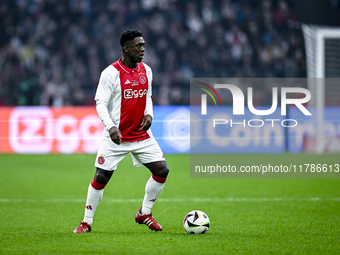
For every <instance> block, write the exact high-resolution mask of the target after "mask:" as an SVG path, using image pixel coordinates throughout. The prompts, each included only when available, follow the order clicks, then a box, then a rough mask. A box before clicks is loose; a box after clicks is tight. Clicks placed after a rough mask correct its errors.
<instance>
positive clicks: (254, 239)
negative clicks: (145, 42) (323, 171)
mask: <svg viewBox="0 0 340 255" xmlns="http://www.w3.org/2000/svg"><path fill="white" fill-rule="evenodd" d="M318 157H319V158H318ZM94 158H95V156H94V155H0V180H1V181H0V183H1V185H0V212H1V216H0V222H1V225H0V254H340V241H339V240H340V239H339V236H340V179H288V178H282V179H278V178H274V179H273V178H272V179H270V178H268V179H264V178H263V179H258V178H257V179H245V178H244V179H217V178H216V179H214V178H211V179H204V178H202V179H201V178H197V179H193V178H190V170H189V166H190V157H189V155H166V158H167V162H168V165H169V167H170V175H169V177H168V180H167V184H166V186H165V188H164V190H163V192H162V194H161V195H160V197H159V198H158V200H157V202H156V203H155V206H154V208H153V215H154V216H155V218H156V219H157V221H158V222H159V223H160V224H161V225H162V226H163V231H162V232H154V231H150V230H149V229H148V228H147V227H146V226H145V225H139V224H136V223H135V222H134V216H135V214H136V212H137V210H138V209H139V208H140V206H141V202H142V198H143V195H144V186H145V183H146V181H147V179H148V178H149V176H150V174H149V172H148V170H147V169H146V168H135V167H133V166H132V160H131V157H130V156H128V157H126V158H125V159H124V160H123V162H122V163H121V164H120V166H119V169H118V170H116V172H115V173H114V175H113V177H112V179H111V181H110V182H109V184H108V185H107V187H106V188H105V192H104V197H103V200H102V202H101V203H100V204H99V206H98V208H97V211H96V214H95V218H94V224H93V228H92V232H91V233H85V234H73V233H72V231H73V229H75V228H76V227H77V226H78V225H79V222H80V221H81V220H82V218H83V213H84V206H85V199H86V193H87V188H88V185H89V183H90V181H91V179H92V178H93V175H94V171H95V168H94V166H93V163H94ZM267 158H270V159H271V160H273V159H275V161H276V162H278V164H279V163H280V162H282V163H286V164H287V162H291V161H294V160H298V161H299V162H306V163H308V162H311V160H313V161H320V162H325V163H340V155H304V154H301V155H288V154H283V155H230V160H234V161H236V162H237V161H241V162H242V163H243V164H248V165H251V164H252V163H254V162H255V163H259V162H260V163H265V161H266V159H267ZM193 209H198V210H202V211H204V212H205V213H207V214H208V216H209V218H210V221H211V226H210V229H209V231H208V232H207V233H206V234H204V235H189V234H187V233H186V232H185V230H184V228H183V225H182V221H183V218H184V216H185V215H186V213H188V212H189V211H191V210H193Z"/></svg>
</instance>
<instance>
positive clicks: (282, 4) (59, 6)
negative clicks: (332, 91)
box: [0, 0, 306, 107]
mask: <svg viewBox="0 0 340 255" xmlns="http://www.w3.org/2000/svg"><path fill="white" fill-rule="evenodd" d="M298 21H299V19H298V16H297V14H296V12H295V11H294V10H293V9H292V7H291V6H290V4H289V2H287V0H261V1H251V0H218V1H214V0H199V1H192V0H188V1H187V0H185V1H184V0H182V1H179V0H178V1H176V0H141V1H138V0H101V1H94V0H15V1H1V0H0V70H1V73H0V86H1V90H0V105H5V106H10V105H49V106H55V107H59V106H65V105H91V104H94V100H93V97H94V93H95V89H96V87H97V84H98V80H99V76H100V72H101V71H102V70H103V69H104V68H105V67H106V66H108V65H109V64H110V63H112V62H114V61H116V60H117V59H118V58H119V57H121V48H120V45H119V44H118V43H117V42H118V41H119V40H117V38H119V36H120V34H121V32H122V31H124V30H125V29H127V28H136V29H138V30H140V31H142V32H143V37H144V39H145V41H146V56H145V58H144V62H145V63H147V64H148V65H150V66H151V67H152V69H153V72H154V82H153V100H154V103H155V104H161V105H188V104H189V86H190V78H192V77H305V76H306V63H305V56H304V54H305V53H304V42H303V36H302V32H301V29H299V27H298ZM259 103H261V102H259Z"/></svg>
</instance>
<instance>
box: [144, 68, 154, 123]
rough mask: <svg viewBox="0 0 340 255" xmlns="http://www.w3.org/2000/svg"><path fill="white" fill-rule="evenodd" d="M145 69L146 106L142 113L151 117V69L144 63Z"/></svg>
mask: <svg viewBox="0 0 340 255" xmlns="http://www.w3.org/2000/svg"><path fill="white" fill-rule="evenodd" d="M145 69H146V75H147V77H148V82H149V84H148V85H149V87H148V93H147V95H146V107H145V112H144V115H150V116H151V117H152V118H153V103H152V98H151V96H152V78H153V76H152V70H151V68H150V67H149V66H148V65H145Z"/></svg>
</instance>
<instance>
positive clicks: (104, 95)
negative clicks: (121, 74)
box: [95, 66, 122, 144]
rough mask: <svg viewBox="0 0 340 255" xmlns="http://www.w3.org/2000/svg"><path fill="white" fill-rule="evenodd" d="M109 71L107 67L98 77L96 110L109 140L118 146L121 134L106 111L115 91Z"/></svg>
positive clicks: (109, 68) (113, 79) (113, 81)
mask: <svg viewBox="0 0 340 255" xmlns="http://www.w3.org/2000/svg"><path fill="white" fill-rule="evenodd" d="M111 70H112V69H111V66H109V67H108V68H106V69H105V70H104V71H103V72H102V73H101V75H100V79H99V83H98V87H97V91H96V96H95V100H96V110H97V113H98V116H99V118H100V120H101V121H102V123H103V124H104V128H105V129H106V130H107V131H108V132H109V135H110V137H111V140H112V141H113V142H114V143H116V144H120V143H121V139H122V136H121V133H120V131H119V129H118V127H117V126H116V125H115V124H114V122H113V121H112V119H111V117H110V113H109V109H108V104H109V102H110V100H111V98H112V96H113V93H114V91H115V79H116V77H114V76H113V73H112V71H111Z"/></svg>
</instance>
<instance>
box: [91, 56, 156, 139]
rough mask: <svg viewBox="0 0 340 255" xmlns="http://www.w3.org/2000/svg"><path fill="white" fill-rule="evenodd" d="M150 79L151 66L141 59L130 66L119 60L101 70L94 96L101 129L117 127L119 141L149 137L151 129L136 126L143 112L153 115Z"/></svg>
mask: <svg viewBox="0 0 340 255" xmlns="http://www.w3.org/2000/svg"><path fill="white" fill-rule="evenodd" d="M151 82H152V71H151V68H150V67H149V66H148V65H146V64H144V63H142V62H140V63H138V64H137V67H136V68H135V69H130V68H127V67H126V66H124V65H123V64H122V62H121V59H119V60H118V61H116V62H115V63H113V64H112V65H110V66H108V67H107V68H106V69H104V71H103V72H102V73H101V76H100V79H99V84H98V87H97V91H96V95H95V100H96V103H97V112H98V115H99V117H100V119H101V120H102V122H103V124H104V127H105V129H104V130H105V131H104V132H108V130H109V129H110V128H111V127H113V126H116V127H117V128H118V129H119V130H120V132H121V135H122V142H135V141H142V140H145V139H147V138H150V136H151V131H150V132H146V131H144V130H142V131H139V130H138V129H139V128H140V124H141V122H142V118H143V117H144V116H145V115H147V114H148V115H150V116H151V117H152V118H153V109H152V101H151V94H152V92H151ZM103 106H105V107H104V108H103ZM106 110H107V111H106Z"/></svg>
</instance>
